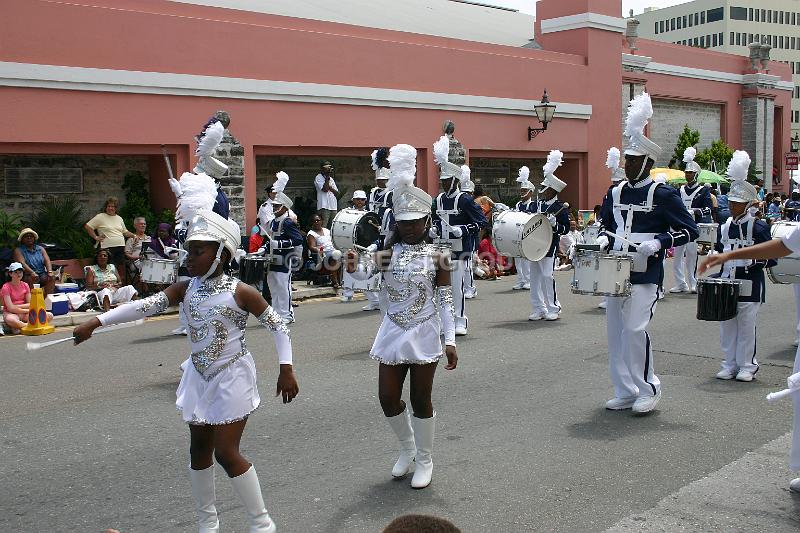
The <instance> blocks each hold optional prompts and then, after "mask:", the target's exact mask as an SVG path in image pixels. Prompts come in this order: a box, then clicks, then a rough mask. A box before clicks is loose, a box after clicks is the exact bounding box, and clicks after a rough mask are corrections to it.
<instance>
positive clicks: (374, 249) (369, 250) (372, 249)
mask: <svg viewBox="0 0 800 533" xmlns="http://www.w3.org/2000/svg"><path fill="white" fill-rule="evenodd" d="M377 251H378V245H377V244H375V243H374V242H373V243H372V244H370V245H369V246H367V253H370V254H371V253H373V252H377Z"/></svg>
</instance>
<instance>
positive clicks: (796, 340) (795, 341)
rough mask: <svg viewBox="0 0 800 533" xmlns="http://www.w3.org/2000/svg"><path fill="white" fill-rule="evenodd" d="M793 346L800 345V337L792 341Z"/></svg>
mask: <svg viewBox="0 0 800 533" xmlns="http://www.w3.org/2000/svg"><path fill="white" fill-rule="evenodd" d="M792 346H800V339H795V340H793V341H792Z"/></svg>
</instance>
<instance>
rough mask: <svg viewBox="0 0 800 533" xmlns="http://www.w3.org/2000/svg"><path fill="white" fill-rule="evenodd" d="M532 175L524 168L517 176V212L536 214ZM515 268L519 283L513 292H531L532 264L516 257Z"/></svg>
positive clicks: (513, 286) (513, 287)
mask: <svg viewBox="0 0 800 533" xmlns="http://www.w3.org/2000/svg"><path fill="white" fill-rule="evenodd" d="M530 175H531V169H529V168H528V167H526V166H522V167H520V169H519V172H518V174H517V183H519V202H517V205H516V210H517V211H519V212H521V213H535V212H536V202H535V201H534V200H533V191H534V186H533V183H531V182H530V181H529V180H528V178H529V177H530ZM514 266H515V267H516V269H517V282H516V283H515V284H514V285H512V286H511V289H512V290H515V291H519V290H526V291H527V290H530V288H531V263H530V261H528V260H527V259H525V258H524V257H515V258H514Z"/></svg>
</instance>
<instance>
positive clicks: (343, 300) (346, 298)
mask: <svg viewBox="0 0 800 533" xmlns="http://www.w3.org/2000/svg"><path fill="white" fill-rule="evenodd" d="M339 299H340V300H341V301H342V303H343V304H346V303H348V302H351V301H352V300H353V297H352V296H342V297H341V298H339Z"/></svg>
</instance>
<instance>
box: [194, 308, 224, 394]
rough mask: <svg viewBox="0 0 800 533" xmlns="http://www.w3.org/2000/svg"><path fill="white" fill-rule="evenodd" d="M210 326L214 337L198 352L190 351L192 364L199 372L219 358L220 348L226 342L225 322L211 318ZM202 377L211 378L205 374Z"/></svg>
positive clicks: (202, 372)
mask: <svg viewBox="0 0 800 533" xmlns="http://www.w3.org/2000/svg"><path fill="white" fill-rule="evenodd" d="M211 327H212V328H213V330H214V337H213V338H212V339H211V342H210V343H209V344H208V346H206V347H205V348H203V349H202V350H200V351H199V352H194V353H192V364H193V365H194V367H195V369H197V371H198V372H200V374H204V372H205V371H206V370H208V367H210V366H211V365H213V364H214V361H216V360H217V359H219V356H220V354H221V353H222V349H223V348H225V343H226V342H228V328H227V327H225V324H223V323H222V322H220V321H219V320H212V321H211ZM203 377H204V378H205V379H206V380H207V381H209V380H210V379H211V378H209V377H208V376H205V375H204V376H203Z"/></svg>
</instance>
